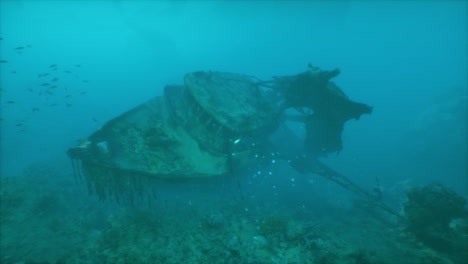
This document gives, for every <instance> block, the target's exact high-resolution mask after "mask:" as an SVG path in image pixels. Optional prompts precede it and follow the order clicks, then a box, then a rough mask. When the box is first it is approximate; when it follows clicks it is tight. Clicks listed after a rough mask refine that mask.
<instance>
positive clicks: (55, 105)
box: [49, 104, 58, 106]
mask: <svg viewBox="0 0 468 264" xmlns="http://www.w3.org/2000/svg"><path fill="white" fill-rule="evenodd" d="M57 105H58V104H51V105H49V106H57Z"/></svg>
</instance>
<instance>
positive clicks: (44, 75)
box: [37, 73, 49, 78]
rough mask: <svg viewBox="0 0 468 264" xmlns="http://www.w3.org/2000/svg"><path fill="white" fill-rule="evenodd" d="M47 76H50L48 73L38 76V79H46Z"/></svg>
mask: <svg viewBox="0 0 468 264" xmlns="http://www.w3.org/2000/svg"><path fill="white" fill-rule="evenodd" d="M46 76H49V74H48V73H43V74H38V75H37V78H41V77H46Z"/></svg>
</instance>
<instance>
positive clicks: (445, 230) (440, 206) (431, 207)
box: [404, 183, 468, 259]
mask: <svg viewBox="0 0 468 264" xmlns="http://www.w3.org/2000/svg"><path fill="white" fill-rule="evenodd" d="M407 196H408V201H407V202H406V203H405V204H404V212H405V214H406V216H407V222H406V229H407V230H408V231H409V232H411V233H412V234H414V235H415V237H416V238H417V239H419V240H420V241H421V242H423V243H425V244H426V245H428V246H430V247H432V248H434V249H435V250H439V251H442V252H445V253H447V254H450V255H452V256H453V257H455V258H456V259H466V258H467V257H468V253H467V252H468V243H467V242H468V232H467V230H466V229H464V230H463V228H460V229H457V223H459V224H458V225H459V226H460V225H461V226H462V225H463V224H462V222H463V221H464V220H465V221H466V219H468V211H467V210H466V208H465V204H466V201H465V199H464V198H463V197H461V196H460V195H458V194H457V193H455V192H454V191H452V190H450V189H449V188H447V187H445V186H443V185H441V184H438V183H432V184H429V185H427V186H424V187H418V188H412V189H410V190H409V191H408V192H407Z"/></svg>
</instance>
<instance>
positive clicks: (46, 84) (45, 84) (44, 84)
mask: <svg viewBox="0 0 468 264" xmlns="http://www.w3.org/2000/svg"><path fill="white" fill-rule="evenodd" d="M41 85H42V86H49V85H50V84H48V83H43V84H41Z"/></svg>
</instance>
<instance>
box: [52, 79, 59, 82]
mask: <svg viewBox="0 0 468 264" xmlns="http://www.w3.org/2000/svg"><path fill="white" fill-rule="evenodd" d="M58 80H60V79H59V78H53V79H52V80H51V82H56V81H58Z"/></svg>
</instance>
